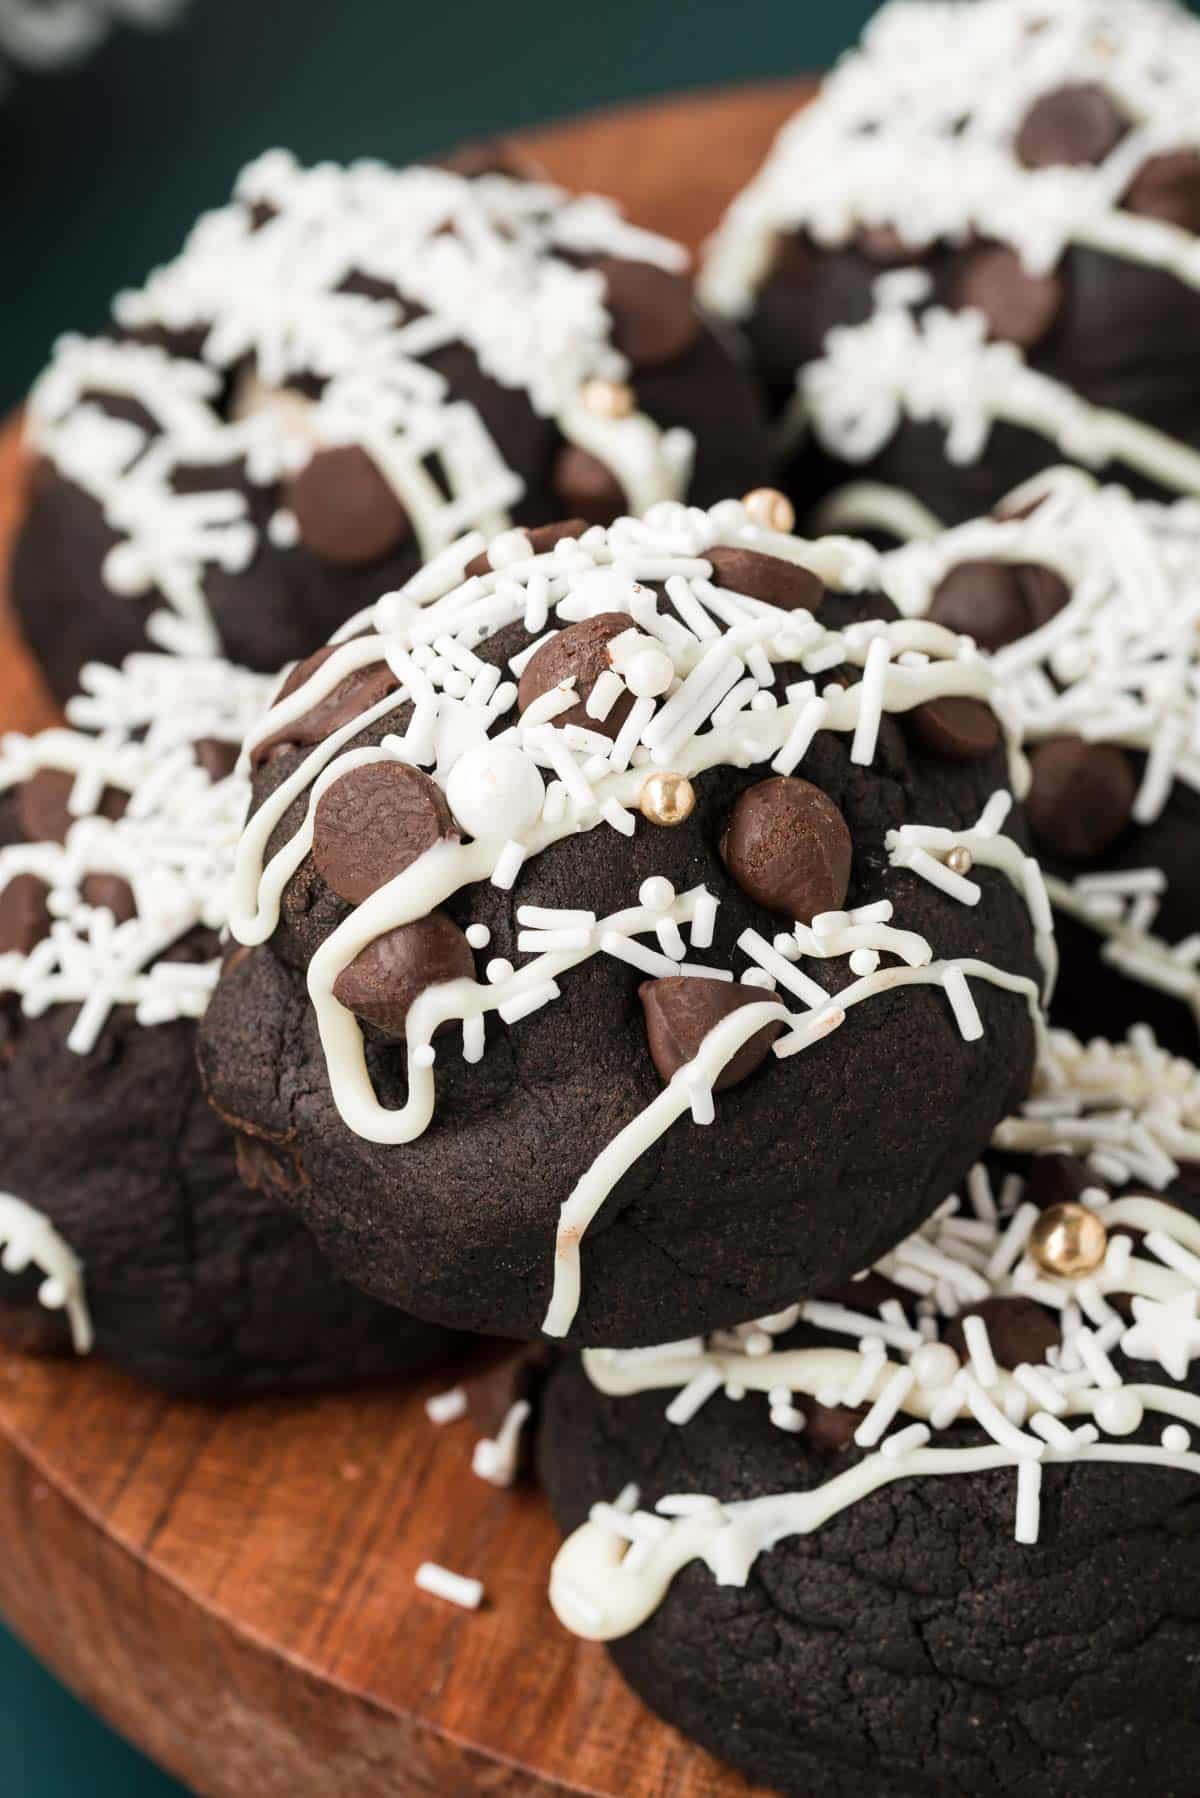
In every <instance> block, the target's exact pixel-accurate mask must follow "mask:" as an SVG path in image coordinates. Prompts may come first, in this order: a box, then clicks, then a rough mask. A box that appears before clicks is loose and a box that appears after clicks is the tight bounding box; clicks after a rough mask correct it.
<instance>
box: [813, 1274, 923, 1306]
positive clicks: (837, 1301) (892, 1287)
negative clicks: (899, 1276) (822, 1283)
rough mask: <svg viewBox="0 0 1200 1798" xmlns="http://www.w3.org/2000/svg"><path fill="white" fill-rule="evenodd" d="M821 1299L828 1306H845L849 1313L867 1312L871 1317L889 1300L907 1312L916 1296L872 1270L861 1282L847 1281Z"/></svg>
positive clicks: (823, 1294) (824, 1294)
mask: <svg viewBox="0 0 1200 1798" xmlns="http://www.w3.org/2000/svg"><path fill="white" fill-rule="evenodd" d="M821 1299H822V1301H823V1302H824V1303H825V1304H827V1305H844V1306H845V1307H846V1309H847V1310H848V1311H865V1312H867V1313H868V1314H869V1315H870V1314H872V1313H874V1312H876V1311H878V1309H879V1307H880V1305H883V1304H886V1303H887V1301H888V1299H895V1300H896V1301H897V1302H898V1303H899V1304H901V1305H903V1306H904V1307H905V1309H906V1310H907V1309H908V1307H909V1306H911V1305H912V1303H913V1299H914V1295H913V1293H912V1292H911V1291H910V1290H909V1289H908V1288H907V1287H904V1286H897V1285H896V1282H895V1281H894V1280H889V1279H888V1277H887V1275H886V1274H880V1273H876V1271H875V1269H874V1268H872V1269H871V1271H870V1273H868V1274H864V1275H863V1278H862V1279H861V1280H847V1281H846V1284H845V1285H844V1286H839V1287H837V1288H836V1290H835V1291H833V1292H823V1293H822V1294H821Z"/></svg>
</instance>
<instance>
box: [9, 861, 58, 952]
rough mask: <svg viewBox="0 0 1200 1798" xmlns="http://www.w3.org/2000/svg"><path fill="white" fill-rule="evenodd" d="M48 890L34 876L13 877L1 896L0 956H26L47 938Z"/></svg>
mask: <svg viewBox="0 0 1200 1798" xmlns="http://www.w3.org/2000/svg"><path fill="white" fill-rule="evenodd" d="M49 895H50V888H49V887H48V886H47V885H46V882H45V881H44V880H39V879H38V877H37V875H36V874H14V875H13V877H12V879H11V880H10V881H9V883H8V885H7V886H6V887H5V888H4V891H3V892H0V955H28V954H29V952H30V950H32V949H35V948H36V947H37V945H38V944H39V943H40V942H41V940H42V938H43V937H47V936H49V934H50V912H49V909H48V908H47V905H46V900H47V899H48V897H49Z"/></svg>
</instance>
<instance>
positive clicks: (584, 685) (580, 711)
mask: <svg viewBox="0 0 1200 1798" xmlns="http://www.w3.org/2000/svg"><path fill="white" fill-rule="evenodd" d="M636 628H637V627H636V626H635V624H634V622H633V619H632V618H631V617H630V616H629V614H628V612H597V613H596V614H595V616H594V617H592V618H581V619H580V620H579V621H578V623H576V624H568V625H567V626H566V627H565V628H564V629H563V630H561V631H559V632H558V633H557V635H555V636H553V637H551V638H550V640H549V642H547V643H543V644H542V647H541V648H540V649H539V650H538V652H537V654H536V655H535V656H533V657H532V658H531V659H530V660H529V661H528V662H527V663H526V664H525V669H524V672H523V673H522V675H521V684H520V686H519V687H518V688H517V705H518V707H519V708H520V710H521V711H522V712H527V711H528V710H529V708H530V706H531V705H532V704H533V702H534V700H535V699H540V698H541V696H542V694H543V693H549V692H550V691H551V690H552V688H554V687H558V686H561V685H562V683H563V682H564V681H568V680H570V679H571V678H572V676H574V680H575V693H576V702H575V704H574V705H573V706H572V707H571V709H570V711H567V712H560V713H559V714H558V716H557V717H556V718H555V719H554V720H553V722H554V723H555V724H556V725H560V726H561V725H567V724H578V725H579V726H580V727H581V728H582V729H583V730H596V731H599V732H600V733H601V735H602V736H606V737H615V736H616V734H617V732H618V731H619V730H620V728H621V726H622V724H624V722H625V720H626V718H627V717H628V716H629V712H630V709H631V707H632V705H633V695H632V693H622V694H621V696H620V698H619V699H618V700H617V702H616V704H615V705H614V706H613V708H612V710H611V711H610V712H609V714H608V716H607V718H591V717H589V716H588V711H587V699H588V695H589V694H590V693H591V690H592V688H593V687H594V686H595V684H596V682H597V681H598V680H599V678H600V676H601V675H602V674H603V673H604V671H605V670H606V669H608V668H611V667H612V663H611V661H610V660H609V654H608V646H609V644H610V643H611V642H612V640H613V638H614V637H619V636H620V635H621V634H622V632H624V631H629V630H635V629H636Z"/></svg>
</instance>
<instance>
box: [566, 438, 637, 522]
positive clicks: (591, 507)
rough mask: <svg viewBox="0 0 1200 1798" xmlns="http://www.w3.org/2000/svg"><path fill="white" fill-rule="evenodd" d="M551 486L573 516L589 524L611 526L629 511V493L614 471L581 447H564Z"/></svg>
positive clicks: (572, 445)
mask: <svg viewBox="0 0 1200 1798" xmlns="http://www.w3.org/2000/svg"><path fill="white" fill-rule="evenodd" d="M551 485H552V487H553V488H554V491H555V494H556V495H557V496H558V498H559V499H560V500H561V501H562V503H563V505H564V506H565V507H566V508H567V509H568V511H570V512H578V514H579V516H580V517H581V518H586V520H587V522H588V523H589V524H604V525H608V524H611V523H612V521H613V519H614V518H620V517H621V516H622V514H623V513H625V512H627V511H628V510H629V500H628V498H627V496H626V493H625V489H624V487H622V485H621V483H620V481H618V479H617V477H616V475H615V474H614V473H613V471H612V469H611V468H609V467H607V466H606V464H605V463H603V462H601V460H600V458H599V456H593V455H592V453H591V451H590V450H585V449H580V448H579V446H578V444H575V443H564V445H563V447H562V448H561V449H560V450H559V452H558V455H557V456H556V457H555V459H554V471H553V474H552V475H551Z"/></svg>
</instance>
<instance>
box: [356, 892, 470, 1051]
mask: <svg viewBox="0 0 1200 1798" xmlns="http://www.w3.org/2000/svg"><path fill="white" fill-rule="evenodd" d="M474 973H475V957H474V956H473V955H472V953H471V945H470V944H469V943H468V941H467V939H466V937H465V936H464V935H463V933H462V931H461V930H460V929H459V928H458V925H457V924H455V923H453V922H452V921H451V919H449V918H448V917H447V916H446V914H445V913H444V912H440V911H435V912H430V914H429V916H428V917H427V918H418V919H416V921H415V922H414V923H412V924H401V925H400V926H399V927H398V928H397V929H395V930H387V931H385V932H384V934H383V935H382V936H377V937H376V938H375V939H374V941H373V942H370V943H368V944H367V946H366V948H365V949H362V950H360V951H359V953H358V954H357V955H356V956H355V957H354V960H353V961H352V962H351V963H350V965H349V967H346V968H343V969H342V972H341V973H340V974H339V975H338V977H337V979H336V980H335V981H334V983H333V996H334V998H335V999H337V1000H338V1001H339V1002H340V1003H341V1004H342V1005H344V1006H346V1008H347V1010H349V1011H352V1012H353V1013H354V1015H355V1017H357V1018H361V1019H362V1021H363V1022H364V1023H365V1024H370V1025H372V1026H373V1027H374V1028H375V1029H376V1030H378V1031H381V1032H382V1034H383V1035H384V1036H387V1037H392V1038H393V1039H394V1040H395V1041H397V1042H400V1041H402V1040H403V1038H404V1021H405V1019H406V1018H407V1016H408V1012H409V1008H410V1006H412V1005H413V1003H414V1002H415V1001H416V1000H417V999H419V998H420V996H421V994H422V993H423V992H424V991H425V990H426V988H427V987H431V986H441V985H442V984H443V983H444V982H445V981H447V980H470V979H472V978H473V976H474ZM441 1028H443V1029H447V1028H449V1022H447V1023H446V1024H445V1025H442V1026H441Z"/></svg>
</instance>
